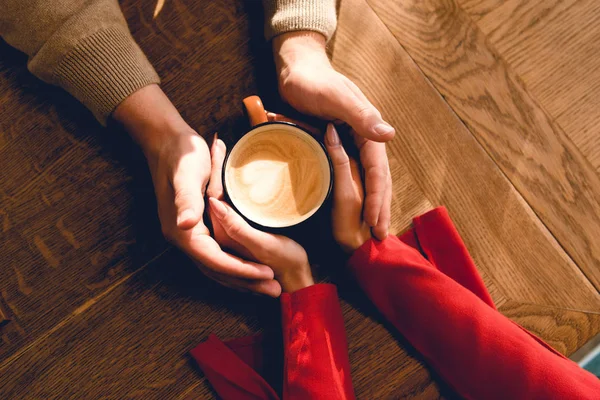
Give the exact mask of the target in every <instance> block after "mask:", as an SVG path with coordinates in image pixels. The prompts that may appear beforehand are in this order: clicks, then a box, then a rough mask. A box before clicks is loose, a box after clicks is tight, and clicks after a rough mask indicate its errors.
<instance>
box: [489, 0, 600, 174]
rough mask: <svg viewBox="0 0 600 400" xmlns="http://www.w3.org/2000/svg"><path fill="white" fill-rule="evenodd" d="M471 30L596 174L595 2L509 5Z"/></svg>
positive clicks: (599, 45) (512, 0) (518, 1)
mask: <svg viewBox="0 0 600 400" xmlns="http://www.w3.org/2000/svg"><path fill="white" fill-rule="evenodd" d="M477 25H478V27H479V28H480V29H481V31H482V32H483V33H484V34H485V35H486V37H487V39H488V41H489V42H490V43H491V44H492V45H493V46H494V47H495V48H496V50H497V52H498V54H500V55H501V57H502V58H503V59H504V60H505V61H506V62H507V64H508V65H510V67H511V68H512V69H513V70H514V71H515V72H516V73H517V74H518V75H519V77H520V78H521V79H522V80H523V82H524V84H525V85H526V87H527V91H528V92H529V93H530V94H531V95H532V96H533V97H535V98H536V99H537V100H538V101H539V102H540V104H541V105H542V106H543V107H544V108H545V109H546V110H547V111H548V113H549V114H550V115H551V116H552V118H553V119H554V120H555V121H556V122H557V123H558V124H559V125H560V126H561V128H562V129H564V131H565V132H566V134H567V135H568V136H569V138H570V139H571V140H572V141H573V143H574V144H575V145H576V146H577V147H578V148H579V149H580V150H581V152H582V153H583V155H584V156H585V157H586V158H587V159H588V160H589V162H590V163H591V164H592V166H593V167H594V168H595V169H596V171H600V134H599V131H600V98H599V96H598V95H597V94H598V92H600V57H597V56H596V55H597V54H599V53H600V42H599V41H598V37H599V35H600V3H598V2H597V1H594V0H585V1H575V0H569V1H559V0H552V1H527V0H509V1H505V2H503V3H502V4H497V5H495V6H494V7H490V8H489V9H488V10H487V12H486V13H485V14H484V15H482V16H481V18H480V19H479V20H478V21H477Z"/></svg>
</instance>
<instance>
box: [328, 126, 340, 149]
mask: <svg viewBox="0 0 600 400" xmlns="http://www.w3.org/2000/svg"><path fill="white" fill-rule="evenodd" d="M325 140H327V144H328V145H329V146H339V145H340V135H338V133H337V129H335V126H333V124H327V132H326V134H325Z"/></svg>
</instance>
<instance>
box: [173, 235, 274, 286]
mask: <svg viewBox="0 0 600 400" xmlns="http://www.w3.org/2000/svg"><path fill="white" fill-rule="evenodd" d="M182 249H183V250H184V251H185V252H186V253H187V254H188V255H189V256H190V257H192V258H193V259H194V260H195V261H197V262H200V263H202V264H204V265H205V266H206V267H207V268H209V269H211V270H213V271H215V272H217V273H220V274H222V275H226V276H230V277H233V278H242V279H259V280H264V279H267V280H268V279H273V277H274V276H275V274H274V273H273V270H272V269H271V268H270V267H268V266H266V265H263V264H258V263H255V262H251V261H246V260H242V259H241V258H239V257H236V256H233V255H231V254H228V253H225V252H224V251H223V250H222V249H221V247H220V246H219V245H218V243H217V242H216V241H215V240H214V239H213V238H212V237H210V236H208V235H205V234H201V235H197V236H195V237H194V238H193V239H191V241H190V242H189V243H185V244H182Z"/></svg>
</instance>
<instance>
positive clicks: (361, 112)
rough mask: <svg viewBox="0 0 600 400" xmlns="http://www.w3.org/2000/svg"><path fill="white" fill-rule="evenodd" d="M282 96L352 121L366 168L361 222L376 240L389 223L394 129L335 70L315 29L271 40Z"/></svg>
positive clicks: (315, 112)
mask: <svg viewBox="0 0 600 400" xmlns="http://www.w3.org/2000/svg"><path fill="white" fill-rule="evenodd" d="M273 49H274V54H275V64H276V66H277V73H278V77H279V91H280V94H281V96H282V98H283V99H284V100H285V101H286V102H288V103H289V104H290V105H291V106H292V107H294V108H296V109H297V110H298V111H300V112H303V113H305V114H310V115H315V116H317V117H321V118H325V119H329V120H332V121H343V122H345V123H347V124H348V125H350V126H351V127H352V129H353V131H354V132H355V133H356V135H355V143H356V145H357V147H358V148H359V150H360V161H361V164H362V167H363V169H364V172H365V181H366V182H365V184H366V194H367V196H366V200H365V207H364V218H365V221H366V222H367V223H368V224H369V226H371V227H372V228H373V234H374V235H375V237H377V238H378V239H384V238H385V237H386V236H387V234H388V229H389V225H390V204H391V199H392V180H391V175H390V171H389V165H388V159H387V154H386V151H385V145H384V143H382V142H386V141H389V140H391V139H392V138H393V137H394V133H395V131H394V128H392V127H391V126H390V125H389V124H388V123H387V122H385V121H384V120H383V119H382V117H381V113H380V112H379V111H378V110H377V109H376V108H375V107H374V106H373V105H372V104H371V103H370V102H369V100H368V99H367V98H366V97H365V95H364V94H363V93H362V91H361V90H360V89H359V88H358V87H357V86H356V85H355V84H354V83H353V82H352V81H351V80H350V79H348V78H346V77H345V76H344V75H342V74H340V73H339V72H337V71H335V70H334V69H333V67H332V66H331V63H330V62H329V59H328V57H327V53H326V51H325V38H324V37H323V36H322V35H320V34H318V33H315V32H291V33H286V34H283V35H280V36H277V37H275V39H274V40H273Z"/></svg>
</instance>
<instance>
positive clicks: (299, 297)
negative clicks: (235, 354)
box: [281, 284, 354, 400]
mask: <svg viewBox="0 0 600 400" xmlns="http://www.w3.org/2000/svg"><path fill="white" fill-rule="evenodd" d="M281 315H282V327H283V346H284V357H285V359H284V363H285V364H284V377H283V378H284V384H283V398H284V399H286V400H296V399H297V400H306V399H324V400H325V399H326V400H341V399H344V400H349V399H354V390H353V388H352V381H351V379H350V363H349V361H348V344H347V341H346V332H345V330H344V319H343V317H342V310H341V307H340V303H339V300H338V296H337V290H336V288H335V286H333V285H330V284H320V285H313V286H309V287H307V288H304V289H301V290H298V291H296V292H294V293H292V294H287V293H284V294H282V295H281Z"/></svg>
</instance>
